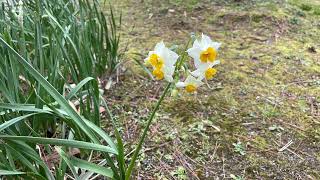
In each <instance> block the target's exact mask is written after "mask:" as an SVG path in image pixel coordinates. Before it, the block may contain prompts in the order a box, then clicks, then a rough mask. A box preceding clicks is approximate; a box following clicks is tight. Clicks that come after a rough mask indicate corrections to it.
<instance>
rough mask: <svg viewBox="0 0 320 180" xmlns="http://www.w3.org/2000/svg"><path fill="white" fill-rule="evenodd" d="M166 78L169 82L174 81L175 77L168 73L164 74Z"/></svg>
mask: <svg viewBox="0 0 320 180" xmlns="http://www.w3.org/2000/svg"><path fill="white" fill-rule="evenodd" d="M164 79H165V80H166V81H168V82H173V77H172V76H168V75H167V74H165V75H164Z"/></svg>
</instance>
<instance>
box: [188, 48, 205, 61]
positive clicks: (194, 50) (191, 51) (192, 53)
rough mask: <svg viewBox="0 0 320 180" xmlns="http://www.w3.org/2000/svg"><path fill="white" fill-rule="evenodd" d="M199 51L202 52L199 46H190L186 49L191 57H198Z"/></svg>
mask: <svg viewBox="0 0 320 180" xmlns="http://www.w3.org/2000/svg"><path fill="white" fill-rule="evenodd" d="M201 52H202V50H201V49H200V47H192V48H190V49H188V50H187V53H188V54H189V56H190V57H192V58H193V59H200V53H201Z"/></svg>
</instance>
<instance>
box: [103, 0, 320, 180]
mask: <svg viewBox="0 0 320 180" xmlns="http://www.w3.org/2000/svg"><path fill="white" fill-rule="evenodd" d="M114 4H116V9H117V11H119V10H121V11H122V14H123V26H122V34H123V39H122V43H123V47H126V46H127V48H128V51H127V56H126V57H127V58H126V60H128V62H127V63H126V65H125V66H124V68H123V70H124V73H123V74H122V75H120V81H119V83H117V84H115V85H114V86H112V88H111V90H109V91H106V94H107V95H106V98H107V100H109V103H110V104H111V105H112V108H113V111H114V113H115V115H116V116H117V119H118V120H119V122H120V123H121V124H122V127H123V129H122V130H123V131H122V132H123V136H124V138H125V140H126V143H127V144H126V146H127V148H129V149H131V148H133V145H134V144H135V143H136V141H137V139H138V137H139V133H140V130H141V128H142V127H143V125H144V123H145V120H146V118H147V115H148V113H149V112H150V110H151V108H152V106H153V104H154V103H155V102H156V100H157V99H158V97H159V94H160V93H161V90H162V89H163V86H164V84H162V83H160V82H155V81H152V80H150V78H149V77H148V76H147V74H146V73H144V71H143V70H142V69H141V68H140V67H139V66H138V65H135V63H134V61H133V55H132V54H131V53H142V54H147V52H148V51H149V50H151V49H152V48H153V47H154V45H155V43H156V42H158V41H160V40H164V41H165V42H166V43H167V44H168V45H179V46H183V45H184V44H185V42H187V41H188V38H189V37H190V33H191V32H195V33H196V34H200V33H202V32H203V33H205V34H208V35H210V36H211V37H212V38H213V39H214V40H215V41H218V42H221V43H222V44H223V45H222V48H221V50H220V54H219V59H220V60H221V61H222V63H221V65H220V66H219V67H218V70H219V73H218V75H217V76H216V78H215V79H214V80H212V81H211V82H210V86H212V87H213V89H208V88H207V87H205V86H204V87H202V88H201V89H200V91H199V92H198V93H197V94H196V95H188V94H185V93H184V92H180V96H178V97H167V98H166V99H165V102H164V103H163V105H162V106H161V110H160V111H159V112H158V114H157V116H156V118H155V120H154V123H153V125H152V127H151V129H150V132H149V135H148V138H147V141H146V143H145V145H144V148H143V151H142V154H141V158H140V160H141V161H140V162H139V163H138V165H139V166H138V167H137V170H136V177H137V179H216V178H219V179H220V178H234V179H236V178H238V179H241V178H243V179H320V1H317V0H310V1H302V0H289V1H285V0H270V1H264V0H247V1H245V0H227V1H219V0H211V1H209V0H185V1H181V0H139V1H138V0H117V1H115V0H114ZM138 59H139V57H138ZM139 60H140V61H141V62H142V61H143V59H142V58H140V59H139ZM285 145H289V146H288V148H282V147H284V146H285ZM127 153H130V152H127Z"/></svg>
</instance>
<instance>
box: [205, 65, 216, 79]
mask: <svg viewBox="0 0 320 180" xmlns="http://www.w3.org/2000/svg"><path fill="white" fill-rule="evenodd" d="M216 74H217V70H216V69H214V68H208V69H207V70H206V71H205V77H206V79H207V80H211V79H212V78H213V77H214V76H215V75H216Z"/></svg>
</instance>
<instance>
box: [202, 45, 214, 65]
mask: <svg viewBox="0 0 320 180" xmlns="http://www.w3.org/2000/svg"><path fill="white" fill-rule="evenodd" d="M216 57H217V51H216V50H215V49H214V48H212V47H208V49H207V50H205V51H202V52H201V53H200V60H201V62H203V63H206V62H208V61H209V62H213V61H214V60H216Z"/></svg>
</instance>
